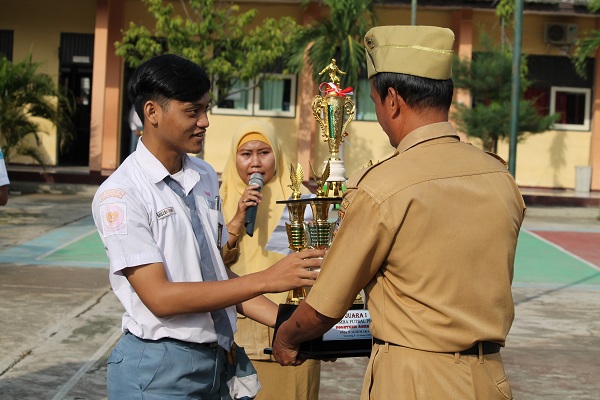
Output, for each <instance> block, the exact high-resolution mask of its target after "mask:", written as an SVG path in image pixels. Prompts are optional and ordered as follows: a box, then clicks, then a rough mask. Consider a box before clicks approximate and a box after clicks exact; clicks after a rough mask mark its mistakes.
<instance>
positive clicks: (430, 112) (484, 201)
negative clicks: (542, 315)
mask: <svg viewBox="0 0 600 400" xmlns="http://www.w3.org/2000/svg"><path fill="white" fill-rule="evenodd" d="M453 44H454V34H453V32H452V31H451V30H449V29H445V28H438V27H428V26H382V27H375V28H373V29H371V30H369V31H368V32H367V34H366V35H365V47H366V53H367V70H368V77H369V79H370V82H371V98H372V100H373V102H374V103H375V111H376V115H377V120H378V122H379V124H380V125H381V127H382V128H383V130H384V132H385V133H386V135H387V136H388V138H389V141H390V144H391V145H392V146H393V147H395V148H396V152H395V154H394V155H392V156H391V157H390V158H388V159H387V160H384V161H382V162H380V163H378V164H376V165H373V166H372V167H369V168H366V169H364V170H361V171H359V172H357V173H356V174H354V175H353V176H351V177H350V179H349V181H348V185H347V189H346V192H345V193H344V196H343V200H342V204H341V207H340V218H341V219H340V220H339V228H338V230H337V233H336V236H335V239H334V240H333V244H332V245H331V248H330V249H329V252H328V253H327V255H326V256H325V259H324V260H323V265H322V268H321V273H320V274H319V279H318V280H317V282H316V283H315V285H314V286H313V288H312V289H311V291H310V293H309V295H308V297H307V299H306V300H305V301H304V302H302V303H301V304H300V305H299V306H298V309H297V310H296V311H295V312H294V314H293V315H292V316H291V318H290V319H288V320H287V321H286V322H284V323H283V324H282V325H281V327H280V328H279V330H278V333H277V337H276V339H275V343H274V344H273V354H274V355H275V358H276V359H277V361H279V362H280V363H281V364H283V365H297V364H299V363H301V362H302V360H301V359H298V357H297V356H298V348H299V345H300V343H302V342H304V341H306V340H309V339H311V338H314V337H317V336H319V335H321V334H323V333H324V332H325V331H327V330H328V329H330V328H331V327H332V326H333V325H334V323H336V322H337V321H338V320H339V319H340V318H341V317H342V316H343V315H344V314H345V312H346V310H348V308H349V307H350V305H351V304H352V301H353V300H354V298H355V296H356V294H357V293H358V292H359V291H360V290H361V289H362V288H365V292H366V299H367V301H366V305H367V308H368V310H369V312H370V314H371V320H372V322H371V325H370V330H371V333H372V335H373V349H372V352H371V356H370V359H369V364H368V367H367V370H366V373H365V378H364V381H363V388H362V393H361V399H362V400H367V399H375V400H396V399H404V400H407V399H408V400H410V399H461V400H482V399H485V400H493V399H498V400H500V399H511V398H512V393H511V388H510V385H509V384H508V381H507V379H506V375H505V372H504V367H503V364H502V358H501V356H500V348H501V347H502V346H504V344H505V340H506V336H507V335H508V331H509V329H510V327H511V324H512V321H513V318H514V304H513V299H512V293H511V283H512V279H513V271H514V259H515V252H516V246H517V238H518V235H519V230H520V228H521V223H522V222H523V217H524V213H525V204H524V202H523V198H522V196H521V194H520V192H519V189H518V187H517V185H516V183H515V181H514V179H513V177H512V176H511V174H510V173H509V171H508V169H507V168H506V166H505V165H503V164H502V163H501V162H500V161H499V160H498V159H496V158H495V157H492V156H490V155H489V154H486V153H485V152H483V151H481V150H480V149H478V148H477V147H475V146H472V145H470V144H468V143H463V142H461V141H460V140H459V136H458V135H457V133H456V131H455V130H454V128H453V127H452V125H451V124H450V123H449V122H448V113H449V109H450V106H451V103H452V96H453V90H454V86H453V82H452V78H451V76H452V57H453Z"/></svg>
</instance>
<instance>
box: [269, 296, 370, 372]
mask: <svg viewBox="0 0 600 400" xmlns="http://www.w3.org/2000/svg"><path fill="white" fill-rule="evenodd" d="M296 307H298V306H297V305H295V304H280V305H279V311H278V313H277V322H276V323H275V333H274V335H273V340H275V337H276V336H277V330H278V329H279V327H280V326H281V324H282V323H283V322H285V321H286V320H287V319H288V318H290V317H291V315H292V313H293V312H294V311H295V310H296ZM365 313H368V312H367V311H366V310H364V308H363V305H362V304H354V305H353V306H352V307H351V308H350V310H348V312H347V313H346V315H345V316H344V318H342V320H341V321H340V322H338V323H337V324H336V325H335V326H334V327H333V328H331V329H330V330H329V331H328V332H327V333H325V335H323V336H321V337H318V338H316V339H312V340H309V341H308V342H304V343H302V344H301V345H300V351H299V353H300V354H301V355H302V356H303V357H306V358H309V359H314V360H323V359H332V358H347V357H368V356H370V355H371V348H372V347H373V340H372V338H371V335H370V334H369V333H367V332H368V330H369V322H368V321H366V320H365V318H364V314H365ZM344 336H346V337H344ZM367 336H368V337H367ZM356 337H359V338H356ZM264 351H265V354H272V351H273V349H272V348H270V347H269V348H266V349H265V350H264Z"/></svg>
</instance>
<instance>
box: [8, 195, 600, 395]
mask: <svg viewBox="0 0 600 400" xmlns="http://www.w3.org/2000/svg"><path fill="white" fill-rule="evenodd" d="M92 194H93V187H90V188H89V190H87V191H79V192H78V193H73V194H64V193H63V194H59V193H54V194H52V193H44V194H24V195H21V196H12V197H11V199H10V201H9V204H8V206H7V207H3V208H0V318H1V319H2V321H3V323H2V328H0V398H2V399H56V400H58V399H105V398H106V390H105V369H106V367H105V365H106V357H107V353H108V352H109V351H110V349H111V348H112V346H113V344H114V342H115V341H116V340H117V339H118V337H119V335H120V332H119V326H120V317H121V314H122V308H121V306H120V304H119V303H118V301H117V300H116V298H115V296H114V295H113V294H112V292H111V290H110V286H109V285H108V279H107V273H108V269H107V261H106V255H105V254H104V250H103V248H102V245H101V243H100V240H99V239H98V237H97V235H96V233H95V228H94V227H93V223H92V220H91V216H90V202H91V196H92ZM597 214H598V210H597V209H594V208H542V207H537V208H536V207H530V209H529V211H528V215H527V218H526V221H525V224H524V227H523V231H522V233H521V237H520V241H519V248H518V250H517V260H516V265H515V280H514V285H513V288H514V291H513V293H514V299H515V305H516V318H515V322H514V325H513V328H512V330H511V333H510V335H509V337H508V340H507V346H506V348H505V349H503V350H502V355H503V358H504V360H505V367H506V370H507V375H508V378H509V381H510V382H511V385H512V387H513V393H514V396H515V398H516V399H532V400H538V399H539V400H542V399H543V400H563V399H582V400H588V399H589V400H591V399H594V400H595V399H598V393H600V379H598V373H599V372H600V319H599V318H598V309H600V246H599V245H600V222H598V220H597V219H596V216H597ZM367 361H368V360H367V358H347V359H340V360H338V361H337V362H333V363H324V364H323V368H322V375H321V393H320V399H322V400H337V399H340V400H341V399H358V397H359V393H360V388H361V385H362V375H363V373H364V370H365V367H366V364H367ZM399 393H401V388H399Z"/></svg>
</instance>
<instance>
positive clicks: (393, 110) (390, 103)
mask: <svg viewBox="0 0 600 400" xmlns="http://www.w3.org/2000/svg"><path fill="white" fill-rule="evenodd" d="M386 103H387V104H386V105H385V106H386V107H389V111H390V114H391V115H392V116H393V117H397V116H398V114H399V113H400V109H401V108H402V105H403V104H404V99H403V98H402V97H401V96H400V95H399V94H398V92H397V91H396V89H394V88H392V87H389V88H388V93H387V97H386Z"/></svg>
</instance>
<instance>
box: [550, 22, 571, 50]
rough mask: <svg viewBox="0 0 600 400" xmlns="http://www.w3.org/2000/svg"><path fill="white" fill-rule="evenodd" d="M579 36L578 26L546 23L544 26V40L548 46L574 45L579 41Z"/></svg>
mask: <svg viewBox="0 0 600 400" xmlns="http://www.w3.org/2000/svg"><path fill="white" fill-rule="evenodd" d="M577 34H578V29H577V25H576V24H562V23H546V25H545V26H544V40H545V41H546V43H548V44H554V45H568V44H573V43H575V41H576V40H577Z"/></svg>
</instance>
